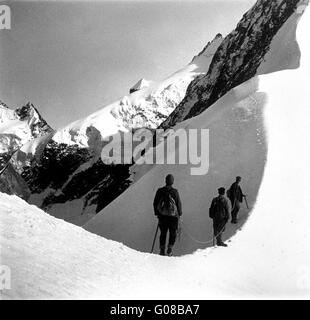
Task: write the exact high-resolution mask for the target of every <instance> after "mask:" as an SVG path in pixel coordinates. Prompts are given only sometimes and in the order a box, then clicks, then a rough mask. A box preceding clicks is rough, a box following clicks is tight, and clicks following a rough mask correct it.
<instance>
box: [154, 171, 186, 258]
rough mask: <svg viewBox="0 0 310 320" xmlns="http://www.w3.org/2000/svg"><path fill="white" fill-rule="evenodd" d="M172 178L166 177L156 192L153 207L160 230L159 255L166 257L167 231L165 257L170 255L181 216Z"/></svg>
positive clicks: (178, 199) (180, 207)
mask: <svg viewBox="0 0 310 320" xmlns="http://www.w3.org/2000/svg"><path fill="white" fill-rule="evenodd" d="M173 183H174V177H173V175H172V174H168V175H167V176H166V186H164V187H162V188H160V189H158V190H157V192H156V195H155V198H154V202H153V207H154V213H155V215H156V216H157V217H158V227H159V229H160V238H159V245H160V255H162V256H164V255H166V238H167V233H168V231H169V242H168V250H167V255H168V256H171V255H172V249H173V246H174V244H175V241H176V237H177V232H178V225H179V218H180V217H181V216H182V204H181V200H180V196H179V192H178V190H177V189H175V188H173V187H172V186H173Z"/></svg>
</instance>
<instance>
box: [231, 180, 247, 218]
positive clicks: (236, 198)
mask: <svg viewBox="0 0 310 320" xmlns="http://www.w3.org/2000/svg"><path fill="white" fill-rule="evenodd" d="M240 182H241V177H239V176H238V177H236V181H235V182H234V183H233V184H232V185H231V187H230V189H229V190H228V191H227V196H228V198H229V200H230V202H231V208H232V209H231V223H233V224H236V223H237V222H238V220H237V216H238V212H239V210H240V204H241V203H242V201H243V198H245V197H246V195H244V194H243V192H242V190H241V187H240Z"/></svg>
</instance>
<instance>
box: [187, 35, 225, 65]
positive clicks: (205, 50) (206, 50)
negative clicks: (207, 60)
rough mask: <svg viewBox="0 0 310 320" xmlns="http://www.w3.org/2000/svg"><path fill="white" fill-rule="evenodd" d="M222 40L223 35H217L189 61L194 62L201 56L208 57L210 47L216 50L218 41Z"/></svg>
mask: <svg viewBox="0 0 310 320" xmlns="http://www.w3.org/2000/svg"><path fill="white" fill-rule="evenodd" d="M222 40H223V35H222V34H221V33H218V34H217V35H216V36H215V38H214V39H213V40H212V41H209V42H208V43H207V45H206V46H205V47H204V48H203V49H202V50H201V51H200V52H199V53H198V55H197V56H195V57H194V58H193V60H192V61H191V63H192V62H195V60H196V59H197V58H198V57H201V56H206V55H207V56H208V55H210V54H211V53H210V51H211V52H212V51H213V50H212V47H213V46H214V47H215V48H216V49H217V48H218V42H219V41H222Z"/></svg>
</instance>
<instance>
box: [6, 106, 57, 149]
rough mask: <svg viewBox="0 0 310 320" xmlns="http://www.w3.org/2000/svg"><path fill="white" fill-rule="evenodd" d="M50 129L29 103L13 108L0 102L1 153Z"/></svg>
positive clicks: (46, 132) (50, 130)
mask: <svg viewBox="0 0 310 320" xmlns="http://www.w3.org/2000/svg"><path fill="white" fill-rule="evenodd" d="M52 131H53V130H52V128H51V127H50V126H49V125H48V124H47V123H46V121H45V120H44V119H43V118H42V117H41V115H40V113H39V112H38V111H37V109H36V108H35V107H34V106H33V105H32V104H31V103H27V104H26V105H25V106H23V107H20V108H17V109H15V110H12V109H9V108H8V107H7V105H5V104H3V103H0V139H1V140H0V146H1V153H4V152H11V151H15V150H16V148H19V147H21V146H22V145H24V144H26V143H27V142H29V141H31V140H33V139H35V138H37V137H40V136H44V135H46V134H49V133H51V132H52Z"/></svg>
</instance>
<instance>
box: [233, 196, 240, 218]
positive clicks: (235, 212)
mask: <svg viewBox="0 0 310 320" xmlns="http://www.w3.org/2000/svg"><path fill="white" fill-rule="evenodd" d="M231 208H232V210H231V221H237V217H238V212H239V210H240V202H239V201H238V200H233V201H231Z"/></svg>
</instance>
